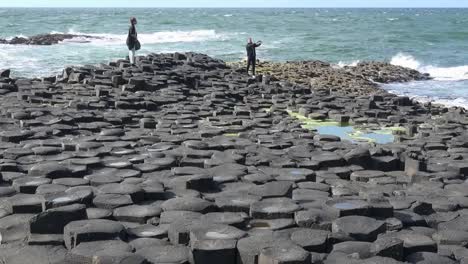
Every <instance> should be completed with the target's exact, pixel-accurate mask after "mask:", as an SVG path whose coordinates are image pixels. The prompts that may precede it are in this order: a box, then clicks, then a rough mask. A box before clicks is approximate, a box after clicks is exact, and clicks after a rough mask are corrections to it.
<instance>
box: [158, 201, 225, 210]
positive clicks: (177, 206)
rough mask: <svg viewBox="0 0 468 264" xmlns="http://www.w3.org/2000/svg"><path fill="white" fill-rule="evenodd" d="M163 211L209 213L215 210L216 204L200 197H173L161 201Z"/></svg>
mask: <svg viewBox="0 0 468 264" xmlns="http://www.w3.org/2000/svg"><path fill="white" fill-rule="evenodd" d="M161 208H162V209H163V210H164V211H192V212H199V213H202V214H204V213H209V212H213V211H215V210H216V206H215V205H214V204H213V203H211V202H208V201H206V200H203V199H200V198H173V199H169V200H167V201H165V202H164V203H162V205H161Z"/></svg>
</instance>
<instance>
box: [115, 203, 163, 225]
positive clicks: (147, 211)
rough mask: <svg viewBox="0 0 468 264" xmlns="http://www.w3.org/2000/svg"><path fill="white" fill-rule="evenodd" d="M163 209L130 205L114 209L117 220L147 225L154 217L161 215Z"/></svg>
mask: <svg viewBox="0 0 468 264" xmlns="http://www.w3.org/2000/svg"><path fill="white" fill-rule="evenodd" d="M161 211H162V210H161V208H159V207H157V206H151V205H130V206H124V207H119V208H116V209H114V213H113V216H114V218H115V219H117V220H119V221H123V222H135V223H140V224H145V223H146V221H147V220H148V219H150V218H152V217H155V216H159V215H160V214H161Z"/></svg>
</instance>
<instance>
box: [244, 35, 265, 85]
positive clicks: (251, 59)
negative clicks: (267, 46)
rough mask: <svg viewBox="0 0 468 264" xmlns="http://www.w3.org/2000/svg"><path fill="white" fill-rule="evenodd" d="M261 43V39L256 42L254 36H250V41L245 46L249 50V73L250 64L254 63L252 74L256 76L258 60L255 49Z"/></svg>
mask: <svg viewBox="0 0 468 264" xmlns="http://www.w3.org/2000/svg"><path fill="white" fill-rule="evenodd" d="M260 45H262V42H261V41H258V42H257V43H254V42H253V40H252V38H249V42H248V43H247V46H246V47H245V48H246V50H247V74H248V73H249V69H250V65H252V75H253V76H254V77H255V63H256V60H257V53H256V52H255V49H256V48H257V47H260Z"/></svg>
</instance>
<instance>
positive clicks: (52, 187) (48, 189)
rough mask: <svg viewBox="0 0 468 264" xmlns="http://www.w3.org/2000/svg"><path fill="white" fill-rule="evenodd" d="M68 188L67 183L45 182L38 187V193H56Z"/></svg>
mask: <svg viewBox="0 0 468 264" xmlns="http://www.w3.org/2000/svg"><path fill="white" fill-rule="evenodd" d="M67 189H68V187H67V186H65V185H60V184H43V185H40V186H39V187H37V189H36V194H42V195H46V194H54V193H62V192H65V191H66V190H67Z"/></svg>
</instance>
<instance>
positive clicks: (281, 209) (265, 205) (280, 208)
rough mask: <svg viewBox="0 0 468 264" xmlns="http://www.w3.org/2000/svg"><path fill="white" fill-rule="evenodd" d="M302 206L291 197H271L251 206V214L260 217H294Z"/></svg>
mask: <svg viewBox="0 0 468 264" xmlns="http://www.w3.org/2000/svg"><path fill="white" fill-rule="evenodd" d="M300 209H301V207H300V206H299V205H297V204H296V203H295V202H294V201H293V200H291V199H289V198H270V199H264V200H262V201H259V202H255V203H253V204H252V205H251V206H250V216H251V217H253V218H259V219H278V218H293V217H294V212H296V211H299V210H300Z"/></svg>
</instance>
